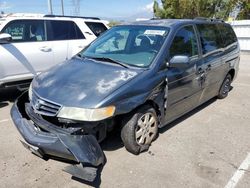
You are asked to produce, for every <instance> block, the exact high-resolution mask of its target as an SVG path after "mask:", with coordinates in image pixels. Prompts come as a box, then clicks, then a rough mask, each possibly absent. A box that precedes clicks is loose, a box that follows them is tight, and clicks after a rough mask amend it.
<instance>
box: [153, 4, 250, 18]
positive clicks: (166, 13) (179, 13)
mask: <svg viewBox="0 0 250 188" xmlns="http://www.w3.org/2000/svg"><path fill="white" fill-rule="evenodd" d="M249 1H250V0H241V1H240V0H161V2H162V8H161V7H160V6H159V4H158V2H157V1H154V14H155V16H156V17H159V18H177V19H179V18H195V17H209V18H221V19H227V18H228V16H229V14H230V12H232V11H233V10H234V8H235V6H236V5H237V3H239V2H241V3H242V10H241V12H240V18H242V17H246V16H247V15H248V16H249V7H250V5H249V4H250V3H249Z"/></svg>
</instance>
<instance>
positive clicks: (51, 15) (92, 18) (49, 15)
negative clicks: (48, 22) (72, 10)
mask: <svg viewBox="0 0 250 188" xmlns="http://www.w3.org/2000/svg"><path fill="white" fill-rule="evenodd" d="M43 17H49V18H54V17H66V18H83V19H91V20H100V18H97V17H85V16H63V15H54V14H46V15H44V16H43Z"/></svg>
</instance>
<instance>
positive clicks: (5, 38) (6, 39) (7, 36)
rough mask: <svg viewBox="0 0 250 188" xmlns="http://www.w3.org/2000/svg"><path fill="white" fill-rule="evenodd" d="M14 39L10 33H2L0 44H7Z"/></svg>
mask: <svg viewBox="0 0 250 188" xmlns="http://www.w3.org/2000/svg"><path fill="white" fill-rule="evenodd" d="M11 39H12V37H11V35H10V34H8V33H1V34H0V44H6V43H9V42H10V41H11Z"/></svg>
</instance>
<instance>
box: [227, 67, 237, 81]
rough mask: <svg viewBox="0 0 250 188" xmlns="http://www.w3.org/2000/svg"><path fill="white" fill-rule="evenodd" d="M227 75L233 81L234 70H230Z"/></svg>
mask: <svg viewBox="0 0 250 188" xmlns="http://www.w3.org/2000/svg"><path fill="white" fill-rule="evenodd" d="M228 74H230V75H231V77H232V80H233V79H234V75H235V70H234V69H231V70H230V71H229V72H228Z"/></svg>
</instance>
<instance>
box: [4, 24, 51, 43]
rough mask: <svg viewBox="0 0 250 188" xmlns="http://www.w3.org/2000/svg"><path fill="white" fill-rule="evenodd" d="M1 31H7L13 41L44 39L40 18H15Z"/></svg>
mask: <svg viewBox="0 0 250 188" xmlns="http://www.w3.org/2000/svg"><path fill="white" fill-rule="evenodd" d="M2 33H8V34H10V35H11V37H12V41H13V42H35V41H45V40H47V39H46V35H45V29H44V21H42V20H15V21H12V22H10V23H9V24H8V25H7V26H6V27H5V28H4V29H3V30H2Z"/></svg>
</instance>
